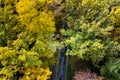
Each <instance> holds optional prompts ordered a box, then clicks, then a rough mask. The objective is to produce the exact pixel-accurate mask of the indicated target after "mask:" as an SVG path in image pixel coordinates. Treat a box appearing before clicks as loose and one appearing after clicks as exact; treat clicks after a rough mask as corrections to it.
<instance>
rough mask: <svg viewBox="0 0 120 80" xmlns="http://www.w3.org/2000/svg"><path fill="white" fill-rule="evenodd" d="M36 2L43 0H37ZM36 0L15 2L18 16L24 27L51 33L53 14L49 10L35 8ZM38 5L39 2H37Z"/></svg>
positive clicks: (36, 31) (52, 30)
mask: <svg viewBox="0 0 120 80" xmlns="http://www.w3.org/2000/svg"><path fill="white" fill-rule="evenodd" d="M38 2H40V3H41V2H44V0H43V1H38ZM37 4H39V3H36V1H33V0H20V1H19V2H18V3H17V4H16V9H17V12H18V13H19V15H18V18H19V20H20V22H21V23H22V24H25V25H26V29H27V30H29V31H31V32H34V33H40V34H46V33H51V32H54V31H55V27H54V26H55V22H54V16H53V13H52V12H51V11H46V10H45V11H39V10H38V9H37V8H36V5H37ZM39 5H40V4H39Z"/></svg>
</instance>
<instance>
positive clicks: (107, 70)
mask: <svg viewBox="0 0 120 80" xmlns="http://www.w3.org/2000/svg"><path fill="white" fill-rule="evenodd" d="M101 75H104V76H105V80H119V79H120V59H119V58H110V59H109V60H108V62H107V63H106V64H105V66H102V68H101Z"/></svg>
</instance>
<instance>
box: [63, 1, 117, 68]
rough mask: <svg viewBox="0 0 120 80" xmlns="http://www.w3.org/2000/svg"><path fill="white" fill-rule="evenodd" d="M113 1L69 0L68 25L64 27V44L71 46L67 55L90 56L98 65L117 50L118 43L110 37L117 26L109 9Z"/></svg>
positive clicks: (67, 6)
mask: <svg viewBox="0 0 120 80" xmlns="http://www.w3.org/2000/svg"><path fill="white" fill-rule="evenodd" d="M78 1H79V2H78ZM115 4H116V3H115ZM111 5H112V1H111V2H110V1H106V0H103V1H101V0H67V2H66V13H67V20H68V28H69V29H68V30H66V31H64V30H61V33H62V34H63V35H65V36H67V37H66V38H65V39H64V43H65V45H69V46H71V47H72V50H71V49H69V50H68V51H67V55H74V56H78V57H79V58H82V59H85V60H91V61H92V63H93V64H94V65H95V66H97V67H98V66H99V65H98V64H99V62H100V61H102V60H104V58H106V59H108V57H112V56H116V55H117V54H118V48H117V47H118V46H119V43H118V42H116V41H114V40H113V38H111V37H110V34H111V32H112V31H113V29H114V28H115V25H114V23H113V22H112V19H111V13H110V10H109V8H110V7H111Z"/></svg>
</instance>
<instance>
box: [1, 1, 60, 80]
mask: <svg viewBox="0 0 120 80" xmlns="http://www.w3.org/2000/svg"><path fill="white" fill-rule="evenodd" d="M51 3H52V0H49V1H46V0H19V1H18V0H0V79H1V80H6V79H7V80H13V79H20V80H34V79H36V80H47V79H48V78H49V76H50V75H51V73H52V72H51V71H50V69H49V67H50V66H51V65H53V64H54V63H55V60H54V58H53V56H54V52H55V51H56V46H57V45H58V43H57V42H55V41H54V38H53V35H54V32H55V22H54V15H53V13H52V11H50V10H49V9H48V7H47V6H49V5H51Z"/></svg>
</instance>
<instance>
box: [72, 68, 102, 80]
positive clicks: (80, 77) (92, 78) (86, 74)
mask: <svg viewBox="0 0 120 80" xmlns="http://www.w3.org/2000/svg"><path fill="white" fill-rule="evenodd" d="M74 80H103V78H102V77H100V76H97V74H96V73H91V71H90V70H86V71H81V70H80V71H77V72H75V76H74Z"/></svg>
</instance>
